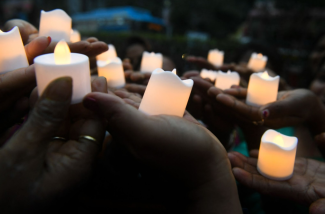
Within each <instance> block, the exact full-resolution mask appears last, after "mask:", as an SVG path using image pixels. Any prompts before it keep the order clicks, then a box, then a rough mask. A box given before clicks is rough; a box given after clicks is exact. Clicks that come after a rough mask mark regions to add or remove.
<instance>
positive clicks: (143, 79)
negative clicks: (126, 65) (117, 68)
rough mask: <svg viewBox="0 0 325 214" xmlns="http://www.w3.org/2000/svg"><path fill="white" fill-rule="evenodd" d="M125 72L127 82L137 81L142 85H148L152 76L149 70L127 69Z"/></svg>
mask: <svg viewBox="0 0 325 214" xmlns="http://www.w3.org/2000/svg"><path fill="white" fill-rule="evenodd" d="M124 73H125V80H126V82H127V83H137V84H140V85H147V84H148V82H149V79H150V77H151V73H149V72H134V71H125V72H124Z"/></svg>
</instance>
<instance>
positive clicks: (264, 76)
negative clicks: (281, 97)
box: [246, 71, 280, 106]
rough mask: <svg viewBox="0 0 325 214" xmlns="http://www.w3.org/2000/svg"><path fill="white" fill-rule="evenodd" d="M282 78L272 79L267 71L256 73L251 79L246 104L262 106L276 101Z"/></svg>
mask: <svg viewBox="0 0 325 214" xmlns="http://www.w3.org/2000/svg"><path fill="white" fill-rule="evenodd" d="M279 80H280V77H279V76H276V77H270V76H269V75H268V73H267V71H264V72H263V73H262V72H259V73H254V74H252V75H251V76H250V78H249V83H248V89H247V97H246V103H247V104H248V105H252V106H261V105H265V104H267V103H271V102H274V101H276V98H277V95H278V88H279Z"/></svg>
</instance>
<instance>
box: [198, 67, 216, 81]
mask: <svg viewBox="0 0 325 214" xmlns="http://www.w3.org/2000/svg"><path fill="white" fill-rule="evenodd" d="M200 76H201V77H202V78H203V79H206V78H208V79H210V80H211V81H212V82H213V81H214V80H215V79H216V78H217V72H216V71H213V70H207V69H202V70H201V73H200Z"/></svg>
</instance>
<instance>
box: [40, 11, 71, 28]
mask: <svg viewBox="0 0 325 214" xmlns="http://www.w3.org/2000/svg"><path fill="white" fill-rule="evenodd" d="M55 11H57V12H58V13H61V14H62V15H65V16H66V18H68V19H69V20H71V21H72V18H71V17H70V16H69V14H67V12H65V11H64V10H62V9H60V8H57V9H54V10H49V11H45V10H41V14H45V13H52V12H55ZM71 29H72V28H71Z"/></svg>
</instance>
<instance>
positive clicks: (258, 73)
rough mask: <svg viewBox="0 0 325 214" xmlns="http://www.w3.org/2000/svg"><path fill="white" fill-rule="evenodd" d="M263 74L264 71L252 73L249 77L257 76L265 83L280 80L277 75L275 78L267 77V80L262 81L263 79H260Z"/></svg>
mask: <svg viewBox="0 0 325 214" xmlns="http://www.w3.org/2000/svg"><path fill="white" fill-rule="evenodd" d="M263 73H264V71H263V72H256V73H252V74H251V76H252V75H254V76H258V77H259V78H261V79H263V80H265V81H274V80H277V79H279V78H280V76H279V75H276V76H275V77H272V76H270V75H269V78H268V79H264V78H263V77H262V75H263Z"/></svg>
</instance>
